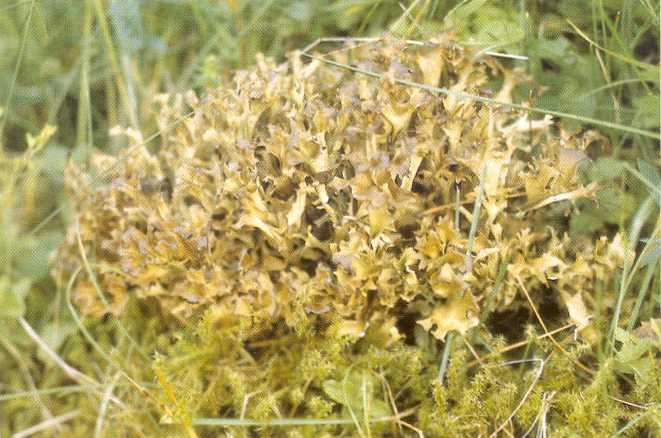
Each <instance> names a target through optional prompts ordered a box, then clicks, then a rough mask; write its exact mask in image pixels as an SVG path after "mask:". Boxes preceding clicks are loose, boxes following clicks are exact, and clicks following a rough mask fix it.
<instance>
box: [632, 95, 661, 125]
mask: <svg viewBox="0 0 661 438" xmlns="http://www.w3.org/2000/svg"><path fill="white" fill-rule="evenodd" d="M660 105H661V97H659V96H654V95H649V96H642V97H639V98H638V99H636V100H635V101H634V106H635V107H636V116H635V120H636V121H637V123H636V125H637V126H638V127H640V128H648V129H649V128H658V127H659V121H661V110H660V109H659V106H660Z"/></svg>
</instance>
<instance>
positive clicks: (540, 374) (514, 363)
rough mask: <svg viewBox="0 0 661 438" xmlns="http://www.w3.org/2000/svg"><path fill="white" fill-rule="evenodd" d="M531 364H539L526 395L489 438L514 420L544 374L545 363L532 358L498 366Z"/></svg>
mask: <svg viewBox="0 0 661 438" xmlns="http://www.w3.org/2000/svg"><path fill="white" fill-rule="evenodd" d="M531 362H538V363H539V368H538V370H537V373H536V374H535V378H534V379H533V381H532V383H531V384H530V387H529V388H528V390H527V391H526V393H525V394H523V397H522V398H521V401H519V404H518V405H517V406H516V408H514V410H513V411H512V413H511V414H510V416H509V417H507V420H505V421H503V423H502V424H501V425H500V426H499V427H498V428H497V429H496V430H494V431H493V433H492V434H491V435H489V438H493V437H495V436H496V435H498V432H500V431H501V430H503V428H504V427H505V426H507V424H508V423H509V422H510V421H511V420H512V418H514V415H516V413H517V412H518V411H519V409H521V407H522V406H523V404H524V403H525V402H526V400H527V399H528V396H529V395H530V393H531V392H532V390H533V389H534V388H535V385H536V384H537V381H539V378H540V377H542V372H544V365H545V363H546V362H545V360H544V359H540V358H534V359H521V360H512V361H509V362H505V363H503V364H500V365H499V366H507V365H517V364H522V363H531Z"/></svg>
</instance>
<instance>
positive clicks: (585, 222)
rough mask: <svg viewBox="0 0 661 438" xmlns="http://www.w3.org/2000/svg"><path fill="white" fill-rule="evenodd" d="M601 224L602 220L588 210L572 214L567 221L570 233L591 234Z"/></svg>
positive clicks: (601, 225)
mask: <svg viewBox="0 0 661 438" xmlns="http://www.w3.org/2000/svg"><path fill="white" fill-rule="evenodd" d="M603 226H604V221H603V220H602V219H601V218H600V217H598V216H595V215H594V214H592V213H591V212H589V211H588V212H582V213H579V214H576V215H573V216H572V217H571V219H570V221H569V229H570V231H571V233H572V234H592V233H594V232H595V231H597V230H600V229H601V228H602V227H603Z"/></svg>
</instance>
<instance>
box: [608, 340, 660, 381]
mask: <svg viewBox="0 0 661 438" xmlns="http://www.w3.org/2000/svg"><path fill="white" fill-rule="evenodd" d="M615 339H616V340H617V341H619V342H621V343H622V346H621V347H620V349H619V350H618V352H617V353H616V355H615V360H616V369H617V370H618V371H620V372H623V373H627V374H633V375H634V377H635V379H636V381H647V380H648V379H649V377H650V375H651V372H652V371H653V370H654V367H655V363H654V360H653V358H652V357H648V355H647V353H648V352H649V351H650V350H652V349H653V348H654V347H655V344H654V342H653V341H652V340H650V339H647V338H643V339H639V338H638V337H636V336H634V335H633V334H631V333H629V332H627V331H625V330H623V329H621V328H619V327H618V328H616V329H615Z"/></svg>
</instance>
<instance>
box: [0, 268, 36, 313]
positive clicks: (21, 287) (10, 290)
mask: <svg viewBox="0 0 661 438" xmlns="http://www.w3.org/2000/svg"><path fill="white" fill-rule="evenodd" d="M30 285H31V282H30V281H29V280H27V279H21V280H18V281H16V282H13V283H12V282H11V281H10V279H9V278H8V277H7V276H3V277H1V278H0V318H18V317H20V316H23V314H24V313H25V296H26V295H27V293H28V290H29V289H30Z"/></svg>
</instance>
